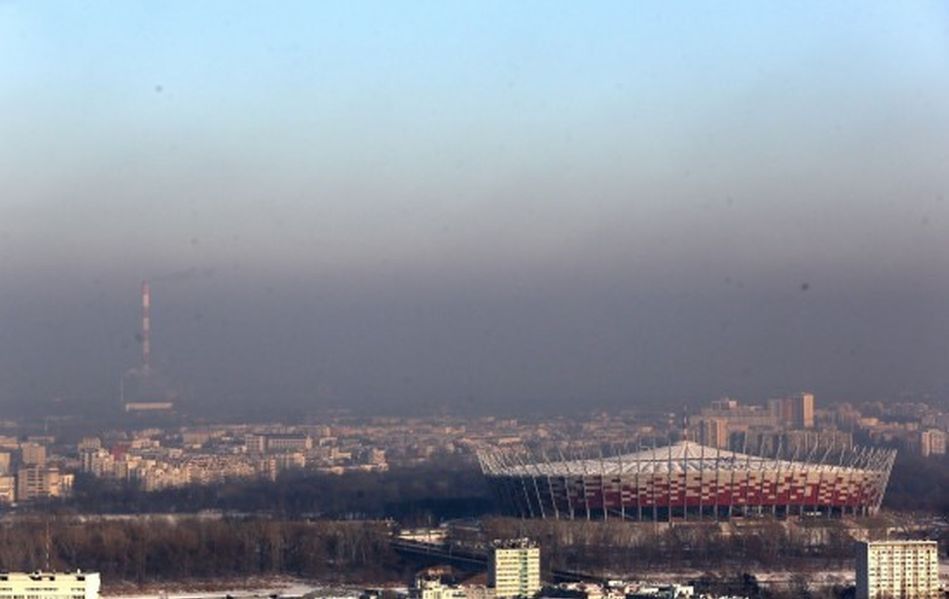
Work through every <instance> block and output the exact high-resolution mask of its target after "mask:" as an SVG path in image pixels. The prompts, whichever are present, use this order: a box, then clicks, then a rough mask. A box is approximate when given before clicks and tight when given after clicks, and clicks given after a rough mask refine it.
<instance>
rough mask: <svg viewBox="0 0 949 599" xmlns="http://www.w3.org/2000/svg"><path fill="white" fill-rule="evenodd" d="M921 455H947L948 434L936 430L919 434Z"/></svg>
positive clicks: (926, 456)
mask: <svg viewBox="0 0 949 599" xmlns="http://www.w3.org/2000/svg"><path fill="white" fill-rule="evenodd" d="M919 455H921V456H923V457H924V458H928V457H929V456H934V455H946V433H944V432H942V431H941V430H939V429H935V428H933V429H929V430H927V431H923V432H921V433H919Z"/></svg>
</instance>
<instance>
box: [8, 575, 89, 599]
mask: <svg viewBox="0 0 949 599" xmlns="http://www.w3.org/2000/svg"><path fill="white" fill-rule="evenodd" d="M99 585H100V580H99V573H98V572H79V571H77V572H62V573H57V572H33V573H29V574H28V573H25V572H5V573H0V599H23V598H24V597H26V598H29V599H99Z"/></svg>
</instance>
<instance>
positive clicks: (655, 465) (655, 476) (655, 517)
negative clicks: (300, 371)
mask: <svg viewBox="0 0 949 599" xmlns="http://www.w3.org/2000/svg"><path fill="white" fill-rule="evenodd" d="M658 457H659V456H657V455H656V438H655V437H653V438H652V453H650V458H651V461H650V465H651V466H652V468H651V472H650V473H649V484H650V487H651V491H652V521H653V522H654V523H657V524H658V522H659V509H658V507H659V506H658V505H657V504H658V503H659V502H658V500H657V499H656V482H657V481H658V480H659V461H658V460H657V459H656V458H658Z"/></svg>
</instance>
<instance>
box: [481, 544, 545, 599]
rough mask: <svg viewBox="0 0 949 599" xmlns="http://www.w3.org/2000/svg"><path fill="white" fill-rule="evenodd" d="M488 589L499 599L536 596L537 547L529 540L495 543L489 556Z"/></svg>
mask: <svg viewBox="0 0 949 599" xmlns="http://www.w3.org/2000/svg"><path fill="white" fill-rule="evenodd" d="M488 586H489V587H491V588H493V589H494V595H495V597H498V598H502V597H533V596H535V595H537V593H539V592H540V589H541V584H540V547H539V546H538V545H537V544H536V543H534V542H532V541H530V540H529V539H512V540H506V541H495V542H494V543H493V544H492V546H491V552H490V554H489V556H488Z"/></svg>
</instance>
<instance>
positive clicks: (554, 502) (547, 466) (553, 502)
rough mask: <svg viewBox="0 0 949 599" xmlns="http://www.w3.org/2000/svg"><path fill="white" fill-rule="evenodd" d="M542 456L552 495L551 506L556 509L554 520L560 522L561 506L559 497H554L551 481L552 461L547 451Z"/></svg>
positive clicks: (548, 489)
mask: <svg viewBox="0 0 949 599" xmlns="http://www.w3.org/2000/svg"><path fill="white" fill-rule="evenodd" d="M541 455H542V457H543V459H544V468H545V469H546V470H547V491H548V492H549V493H550V505H552V506H553V508H554V519H555V520H560V506H559V505H557V497H556V496H555V495H554V485H553V483H552V482H551V481H550V459H548V457H547V452H546V451H542V452H541Z"/></svg>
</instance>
